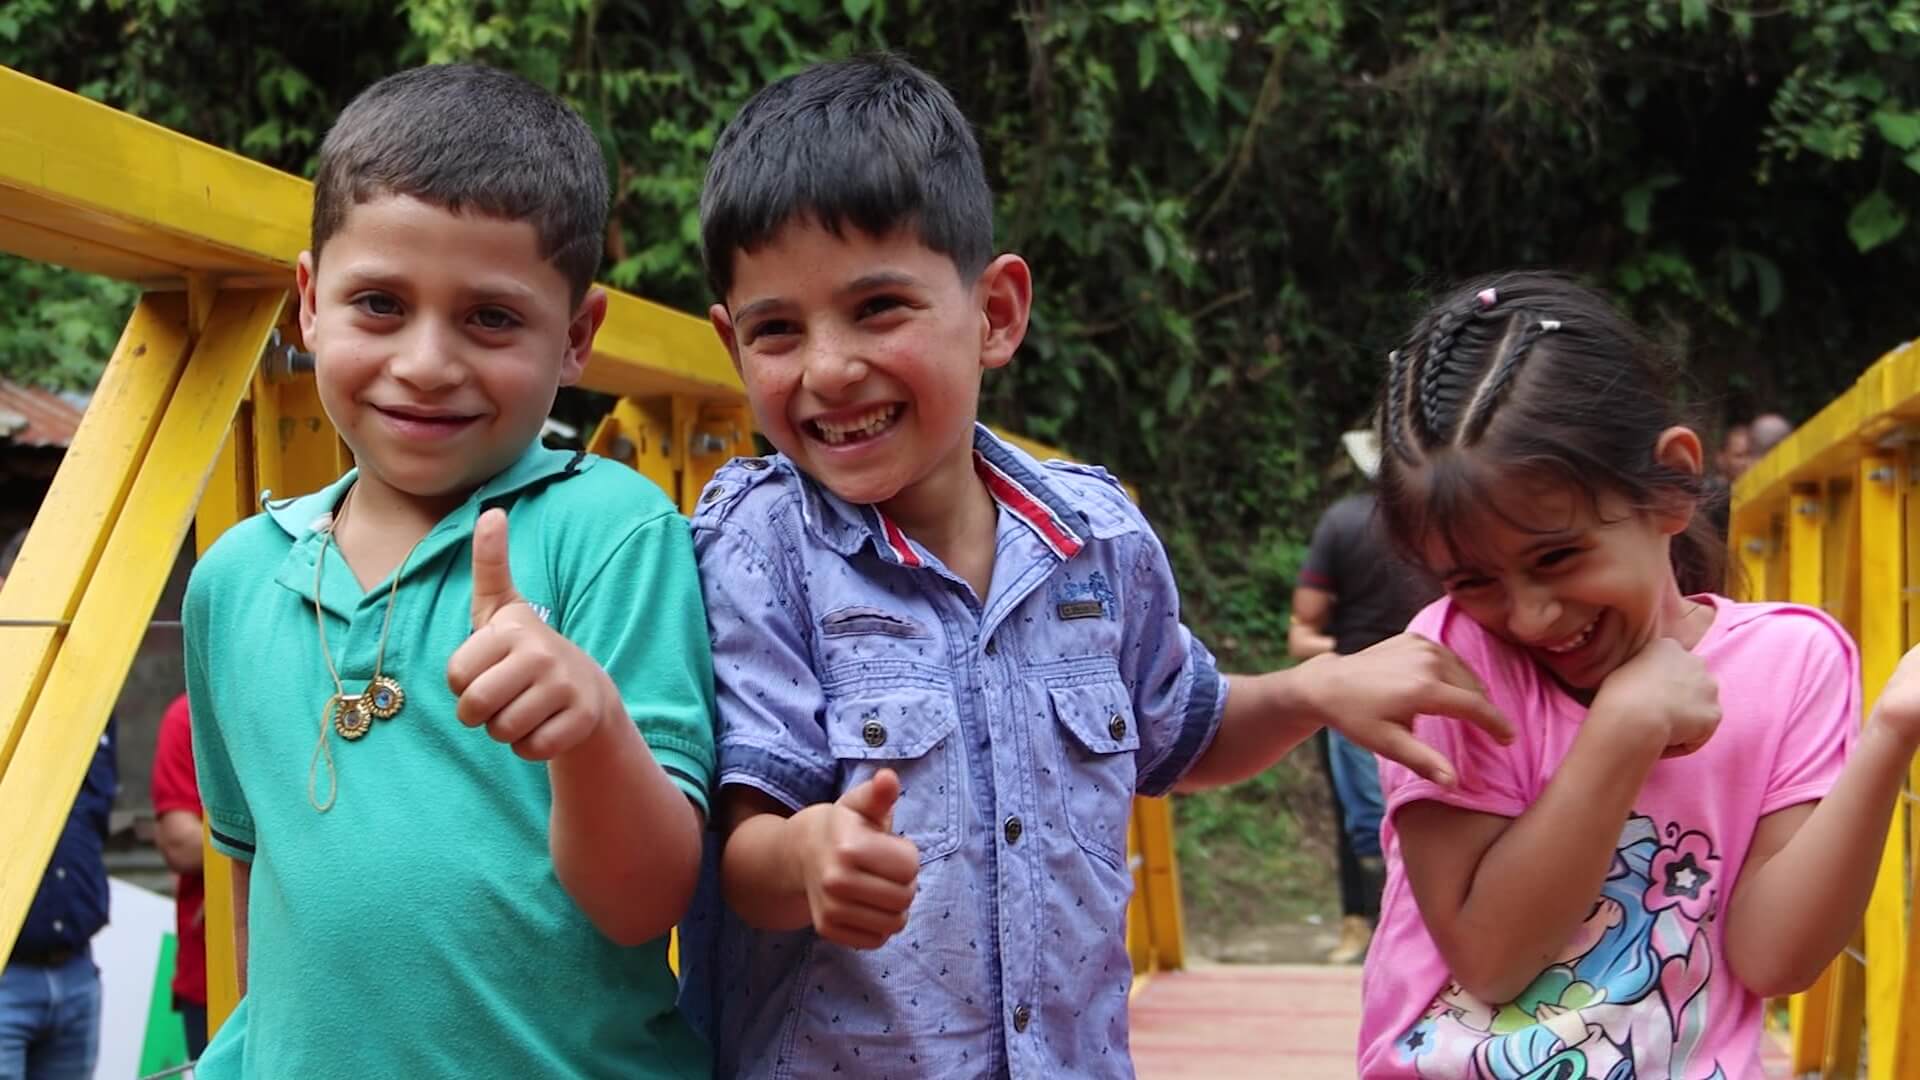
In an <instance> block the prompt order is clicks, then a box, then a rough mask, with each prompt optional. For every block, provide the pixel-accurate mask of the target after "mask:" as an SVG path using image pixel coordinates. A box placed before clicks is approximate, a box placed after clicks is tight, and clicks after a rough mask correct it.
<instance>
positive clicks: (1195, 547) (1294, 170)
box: [0, 0, 1920, 666]
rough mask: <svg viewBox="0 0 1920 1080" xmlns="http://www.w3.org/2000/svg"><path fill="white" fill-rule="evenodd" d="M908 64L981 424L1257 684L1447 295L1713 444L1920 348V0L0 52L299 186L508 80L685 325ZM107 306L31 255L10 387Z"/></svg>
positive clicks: (62, 6)
mask: <svg viewBox="0 0 1920 1080" xmlns="http://www.w3.org/2000/svg"><path fill="white" fill-rule="evenodd" d="M880 47H886V48H893V49H898V50H901V51H903V52H905V53H907V54H908V55H910V56H913V57H915V58H917V59H918V60H920V61H921V62H923V63H925V64H926V65H927V66H928V67H929V68H931V69H932V70H933V71H934V72H935V73H936V74H938V75H939V76H940V77H941V78H942V79H944V80H945V81H946V82H947V83H948V84H949V85H950V86H951V87H952V88H953V90H954V92H955V94H956V96H957V97H958V98H959V100H960V101H961V103H962V105H963V107H965V108H966V110H967V111H968V113H969V115H970V116H971V117H972V118H973V119H974V122H975V124H976V125H977V127H978V130H979V132H980V135H981V139H982V145H983V148H984V150H985V153H986V157H987V163H988V168H989V171H990V173H991V176H992V178H993V180H994V182H995V186H996V190H997V191H998V192H999V203H998V214H999V235H1000V239H1001V243H1002V244H1003V245H1004V246H1006V247H1007V248H1010V249H1012V250H1017V251H1019V252H1021V253H1023V254H1024V255H1026V256H1027V258H1028V259H1029V261H1030V262H1031V263H1032V265H1033V267H1034V271H1035V279H1036V292H1037V299H1036V308H1035V312H1034V319H1033V328H1032V332H1031V334H1030V335H1029V338H1028V343H1027V347H1026V348H1025V349H1024V350H1023V352H1022V356H1021V358H1020V360H1019V362H1018V363H1016V364H1014V365H1013V366H1012V367H1011V368H1009V369H1007V370H1005V371H1002V372H998V373H995V374H994V375H993V377H991V378H990V379H988V381H987V384H986V387H985V390H984V395H983V409H984V411H985V413H986V414H987V415H988V417H989V418H991V419H994V420H996V421H1000V422H1003V423H1006V424H1009V425H1011V426H1013V427H1015V428H1018V429H1020V430H1023V431H1026V432H1028V433H1030V434H1032V435H1034V436H1037V437H1040V438H1043V439H1048V440H1052V441H1056V442H1058V443H1061V444H1063V445H1065V446H1068V447H1071V448H1072V449H1073V450H1074V451H1075V452H1076V453H1078V454H1081V455H1083V456H1087V457H1091V458H1094V459H1097V460H1102V461H1105V462H1108V463H1109V464H1110V465H1111V466H1112V467H1113V468H1114V469H1115V470H1116V471H1118V472H1119V473H1121V474H1122V475H1124V476H1126V477H1127V478H1128V479H1129V480H1131V481H1133V482H1135V484H1136V485H1137V486H1138V488H1139V489H1140V491H1141V492H1142V495H1143V498H1144V501H1145V502H1146V505H1147V508H1148V510H1149V512H1150V513H1151V514H1152V515H1153V517H1154V518H1155V520H1156V522H1157V523H1158V524H1159V525H1160V527H1161V529H1162V531H1163V532H1164V533H1165V535H1166V537H1167V540H1168V546H1169V549H1170V551H1171V552H1172V554H1173V558H1174V561H1175V564H1176V566H1177V568H1178V570H1179V572H1180V574H1181V575H1182V578H1183V582H1184V584H1185V586H1186V589H1185V595H1186V602H1187V608H1186V614H1187V615H1188V617H1189V618H1190V620H1191V621H1193V622H1194V623H1195V625H1196V626H1198V627H1199V628H1200V630H1201V631H1202V632H1203V634H1204V635H1205V636H1206V637H1207V638H1208V639H1209V640H1210V641H1212V642H1213V643H1215V644H1216V645H1217V646H1218V647H1219V651H1220V653H1221V655H1222V657H1223V659H1224V660H1225V661H1226V662H1228V663H1229V664H1231V665H1235V666H1265V665H1269V664H1272V663H1274V662H1277V660H1278V658H1279V653H1280V651H1281V645H1282V639H1283V636H1284V627H1285V621H1286V614H1285V611H1286V606H1287V601H1288V596H1289V593H1290V590H1291V585H1292V576H1293V572H1294V570H1295V567H1296V565H1297V560H1298V557H1299V550H1300V542H1301V540H1302V538H1304V536H1305V535H1306V534H1307V532H1308V530H1309V529H1310V527H1311V524H1312V519H1313V516H1314V514H1315V513H1316V511H1317V510H1318V508H1319V507H1320V506H1321V505H1323V504H1324V503H1325V502H1326V501H1327V499H1328V498H1329V496H1330V495H1331V494H1332V493H1333V492H1332V491H1331V490H1329V489H1330V488H1333V487H1337V486H1340V485H1341V484H1342V483H1343V481H1339V480H1334V479H1330V478H1329V475H1328V467H1329V465H1330V464H1331V463H1332V462H1334V461H1335V460H1336V459H1337V458H1338V456H1339V455H1338V452H1337V450H1336V442H1335V439H1336V436H1337V433H1338V432H1339V431H1340V430H1342V429H1343V428H1345V427H1347V426H1349V425H1352V424H1354V423H1356V422H1359V421H1361V420H1362V419H1363V418H1364V417H1365V415H1366V414H1367V412H1368V411H1369V409H1370V408H1371V405H1372V402H1373V398H1374V395H1375V393H1376V383H1377V379H1378V377H1379V374H1380V369H1381V367H1382V359H1381V358H1382V357H1383V356H1384V355H1385V352H1386V351H1387V349H1388V348H1389V347H1390V346H1391V345H1392V344H1393V343H1394V339H1395V337H1396V336H1397V334H1399V333H1400V332H1401V331H1402V328H1403V327H1404V326H1405V325H1406V324H1407V322H1408V321H1409V319H1410V318H1411V316H1412V315H1413V314H1414V313H1415V310H1416V307H1417V303H1418V297H1419V294H1420V293H1421V292H1423V291H1425V290H1427V289H1430V288H1433V287H1437V286H1439V285H1442V284H1444V283H1445V282H1447V281H1449V280H1451V279H1454V278H1457V277H1460V276H1464V275H1466V274H1470V273H1474V272H1479V271H1484V270H1489V269H1495V268H1499V267H1504V266H1514V265H1549V266H1561V267H1566V268H1570V269H1572V270H1574V271H1576V272H1578V273H1580V274H1582V275H1584V276H1585V277H1587V278H1589V279H1590V280H1593V281H1595V282H1597V283H1599V284H1601V285H1603V286H1605V287H1607V288H1609V289H1610V290H1612V291H1613V292H1614V293H1615V294H1616V295H1618V296H1619V297H1620V298H1621V299H1622V301H1623V303H1625V304H1626V305H1627V306H1629V307H1631V308H1632V309H1633V312H1634V314H1635V315H1637V316H1638V317H1639V318H1641V319H1642V320H1643V321H1644V322H1646V323H1647V324H1648V325H1649V326H1651V327H1653V328H1654V329H1655V330H1656V331H1658V332H1659V333H1661V334H1662V335H1664V336H1666V337H1668V338H1669V339H1671V340H1672V341H1673V343H1674V344H1675V345H1677V346H1680V347H1681V348H1682V350H1683V351H1684V354H1685V356H1686V358H1687V362H1688V366H1689V370H1690V373H1691V375H1692V376H1693V378H1694V380H1695V382H1696V383H1697V384H1698V385H1699V387H1700V389H1701V393H1700V394H1699V395H1698V397H1697V400H1698V401H1700V402H1701V403H1702V404H1703V406H1704V408H1703V412H1704V413H1705V415H1704V416H1703V419H1704V420H1706V421H1707V422H1708V423H1709V424H1710V425H1717V424H1718V423H1719V422H1720V421H1722V420H1725V419H1729V418H1737V417H1740V416H1744V415H1746V414H1750V413H1752V412H1754V411H1758V410H1760V409H1762V408H1780V409H1785V410H1786V411H1788V412H1790V413H1797V414H1801V415H1804V414H1806V413H1807V412H1810V411H1811V410H1812V408H1814V407H1815V406H1817V404H1818V403H1820V402H1821V401H1823V400H1824V399H1826V398H1827V397H1829V396H1831V395H1832V394H1833V393H1834V392H1835V391H1837V390H1838V389H1840V388H1841V387H1843V386H1844V385H1845V384H1846V383H1847V382H1848V381H1849V380H1850V379H1851V378H1852V377H1853V375H1854V373H1855V372H1857V371H1858V370H1859V369H1860V368H1861V367H1862V366H1863V365H1864V364H1866V363H1867V362H1869V361H1871V360H1872V359H1873V358H1874V357H1875V356H1877V355H1878V354H1879V353H1880V352H1882V351H1884V350H1885V349H1886V348H1888V347H1890V346H1891V345H1893V344H1895V343H1897V342H1899V341H1902V340H1904V339H1906V338H1908V337H1910V336H1912V334H1913V333H1914V332H1915V327H1914V324H1913V318H1912V315H1911V311H1912V305H1911V302H1910V298H1909V297H1908V295H1907V292H1908V290H1909V288H1910V285H1909V283H1910V282H1911V281H1912V280H1913V278H1914V275H1915V272H1916V270H1920V265H1917V264H1920V238H1917V237H1916V231H1915V230H1913V229H1910V228H1908V227H1907V226H1908V222H1909V219H1910V218H1911V217H1912V215H1913V213H1914V211H1915V208H1916V207H1917V206H1920V175H1916V174H1920V74H1916V73H1920V0H1877V2H1874V3H1849V2H1841V0H1782V2H1780V3H1774V4H1768V5H1765V6H1764V7H1751V6H1742V5H1735V4H1720V3H1712V2H1710V0H1564V2H1558V3H1553V4H1544V5H1542V4H1532V5H1527V4H1517V3H1511V2H1506V0H1502V2H1501V3H1496V4H1491V5H1489V4H1485V3H1467V2H1465V0H1443V2H1439V3H1420V4H1414V3H1406V2H1396V3H1378V4H1370V5H1361V4H1354V3H1351V2H1347V0H1086V2H1081V3H1073V4H1064V3H1054V2H1051V0H1014V2H1006V0H983V2H981V3H976V4H968V5H958V4H950V3H934V2H931V0H754V2H748V0H678V2H676V3H650V4H642V3H635V2H632V0H485V2H483V0H402V2H401V3H400V4H399V5H398V6H397V7H395V6H394V5H386V4H376V3H374V2H372V0H285V2H280V3H269V2H267V0H220V2H216V0H71V2H69V0H13V2H12V3H10V4H8V5H6V6H4V7H0V63H6V64H8V65H10V66H13V67H16V68H20V69H22V70H25V71H27V72H30V73H32V74H35V75H37V76H39V77H42V78H46V79H49V80H51V81H53V82H55V83H58V84H60V85H62V86H67V87H70V88H74V89H77V90H79V91H80V92H81V93H84V94H87V95H89V96H92V97H96V98H99V99H101V100H103V101H106V102H109V103H111V104H113V105H116V106H118V107H121V108H125V109H129V110H131V111H133V112H135V113H138V114H140V115H143V116H146V117H149V118H151V119H153V120H155V121H157V122H159V123H162V124H165V125H167V126H169V127H173V128H177V129H180V130H183V131H186V132H188V133H190V134H193V135H195V136H198V137H200V138H204V139H208V140H210V141H212V142H215V143H218V144H220V145H222V146H226V147H230V148H233V149H235V150H237V151H239V152H241V153H245V154H247V155H249V156H252V157H256V158H259V159H261V160H264V161H267V162H269V163H271V164H273V165H276V166H279V167H281V168H286V169H290V170H293V171H295V172H307V171H309V170H310V168H311V164H312V158H313V154H314V151H315V149H316V147H317V144H318V140H319V139H320V137H321V135H322V133H323V132H324V131H325V129H326V126H327V124H328V122H329V120H330V119H331V117H332V116H333V115H334V113H335V112H336V111H337V110H338V109H339V108H340V106H341V105H342V104H344V103H345V101H346V100H347V99H348V98H349V97H350V96H351V95H352V94H353V93H354V92H355V91H356V90H358V89H359V88H360V87H362V86H364V85H366V84H367V83H368V82H370V81H371V80H372V79H374V78H376V77H378V76H379V75H381V74H385V73H387V72H389V71H392V70H394V69H396V68H398V67H400V66H404V65H407V64H412V63H419V62H425V61H440V60H454V59H467V58H473V59H480V60H484V61H487V62H490V63H495V64H501V65H506V66H510V67H513V68H515V69H517V70H519V71H521V72H523V73H525V74H527V75H528V76H529V77H531V78H533V79H535V80H536V81H539V82H541V83H543V84H544V85H547V86H550V87H553V88H555V89H556V90H558V91H559V92H561V93H562V94H564V95H565V96H566V97H567V98H568V99H569V100H570V101H572V102H573V103H574V104H575V105H576V106H577V107H578V108H579V109H580V110H581V111H582V113H583V114H584V115H585V116H586V117H587V118H588V120H589V122H590V123H591V124H592V126H593V128H594V130H595V131H596V132H597V133H598V135H599V137H600V139H601V141H602V144H603V146H604V147H605V149H606V152H607V156H608V160H609V163H610V168H611V170H612V174H613V179H614V191H615V206H614V226H613V228H612V229H611V230H610V232H609V237H608V250H607V261H606V264H605V266H606V270H605V277H606V279H607V280H608V281H609V282H611V283H612V284H614V285H617V286H619V287H621V288H625V289H630V290H633V291H636V292H638V293H641V294H643V295H646V296H649V297H651V298H653V299H656V300H660V301H662V302H665V303H668V304H672V305H674V306H677V307H681V308H684V309H689V310H695V311H698V310H701V309H703V308H704V307H705V306H706V304H707V303H708V302H709V298H708V297H707V296H706V295H705V286H704V277H703V275H702V273H701V268H700V265H699V255H698V244H697V239H698V222H697V218H696V200H697V196H698V192H699V187H700V182H701V177H702V174H703V170H704V165H705V160H706V157H707V154H708V153H709V151H710V150H711V148H712V146H713V142H714V139H715V137H716V135H717V133H718V132H719V130H720V128H721V126H722V124H723V123H724V122H725V119H726V117H727V116H729V115H730V114H731V113H732V112H733V110H734V109H736V108H737V107H738V105H739V103H740V102H741V101H743V100H744V99H745V97H746V96H747V95H748V94H749V93H751V92H752V91H753V89H754V88H756V87H758V86H760V85H762V84H764V83H765V82H767V81H768V80H770V79H773V78H775V77H778V76H780V75H782V74H785V73H788V72H791V71H794V70H796V69H798V68H799V67H801V66H803V65H805V64H807V63H809V62H812V61H814V60H816V59H819V58H823V57H833V56H843V55H846V54H848V53H851V52H855V51H859V50H865V49H872V48H880ZM36 275H39V276H36ZM101 288H103V286H100V285H98V284H97V283H83V282H80V281H78V280H77V279H71V278H61V277H57V276H49V275H46V274H45V273H44V272H43V271H38V270H31V271H29V270H23V269H21V268H20V267H19V266H16V265H11V264H0V295H5V296H6V297H7V300H8V302H7V304H6V305H5V307H4V310H0V370H5V371H8V372H12V373H15V374H17V375H19V376H22V377H28V378H34V379H40V380H48V381H52V382H55V383H63V382H64V383H72V382H76V381H82V380H83V378H84V368H85V358H86V357H87V356H89V355H91V356H97V357H104V356H105V354H106V348H105V346H106V345H107V344H109V343H110V342H111V340H112V335H113V332H114V331H113V328H114V327H116V326H117V319H118V318H119V311H120V310H121V307H123V306H124V297H120V298H117V299H113V300H112V302H105V301H107V300H108V299H109V298H108V297H106V296H104V295H102V294H100V293H98V292H97V290H99V289H101ZM23 297H26V298H27V299H26V300H24V301H23V299H22V298H23ZM93 310H97V312H98V320H99V322H98V325H97V326H94V327H92V328H89V327H88V326H86V325H83V324H86V323H87V320H88V315H87V312H89V311H93Z"/></svg>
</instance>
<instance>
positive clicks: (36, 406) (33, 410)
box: [0, 379, 81, 448]
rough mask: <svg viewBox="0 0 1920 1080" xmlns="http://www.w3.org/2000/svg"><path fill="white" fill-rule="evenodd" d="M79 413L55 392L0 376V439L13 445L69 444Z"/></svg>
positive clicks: (61, 445) (64, 445)
mask: <svg viewBox="0 0 1920 1080" xmlns="http://www.w3.org/2000/svg"><path fill="white" fill-rule="evenodd" d="M80 415H81V411H80V410H79V409H77V408H75V407H74V406H73V405H71V404H69V403H68V402H67V401H66V400H65V399H63V398H61V397H60V396H59V395H58V394H54V393H50V392H48V391H46V390H37V389H34V388H33V387H30V386H21V385H20V384H19V383H16V382H13V381H12V380H10V379H0V439H4V440H5V441H7V442H9V443H12V444H13V445H15V446H34V447H42V446H58V447H63V448H64V447H66V446H69V445H71V444H72V443H73V433H74V430H75V429H76V428H78V427H79V426H80Z"/></svg>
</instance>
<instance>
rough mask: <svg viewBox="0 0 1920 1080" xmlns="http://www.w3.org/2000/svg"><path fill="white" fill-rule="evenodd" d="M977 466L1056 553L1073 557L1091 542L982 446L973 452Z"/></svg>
mask: <svg viewBox="0 0 1920 1080" xmlns="http://www.w3.org/2000/svg"><path fill="white" fill-rule="evenodd" d="M973 468H974V471H975V472H977V473H979V474H980V479H982V480H984V481H986V483H987V490H988V491H990V492H992V493H993V497H994V499H995V501H997V502H999V504H1000V505H1001V506H1004V507H1006V508H1007V509H1009V510H1011V511H1013V512H1014V514H1015V516H1017V517H1019V518H1020V520H1022V521H1024V522H1026V523H1027V525H1028V526H1029V527H1030V528H1032V529H1033V531H1034V532H1036V533H1038V534H1039V536H1040V540H1041V542H1042V543H1044V544H1046V545H1047V547H1049V548H1051V549H1053V553H1054V554H1055V555H1058V556H1060V557H1061V558H1063V559H1071V558H1073V557H1074V556H1075V555H1078V554H1079V553H1080V549H1081V548H1083V547H1085V546H1087V545H1086V542H1085V541H1083V540H1081V539H1080V534H1079V533H1076V532H1074V531H1073V530H1072V529H1071V528H1068V527H1067V523H1066V522H1065V521H1062V520H1061V519H1060V515H1058V514H1056V513H1054V512H1053V507H1051V506H1048V505H1047V504H1046V503H1044V502H1042V501H1040V500H1039V499H1037V498H1035V497H1034V495H1033V492H1031V491H1028V490H1027V489H1026V485H1024V484H1022V483H1020V481H1018V480H1015V479H1014V478H1013V477H1011V476H1009V475H1007V474H1006V472H1004V471H1002V470H1001V468H1000V467H999V466H998V465H995V464H994V463H993V462H991V461H988V460H987V457H986V455H985V454H982V453H981V452H980V451H978V450H975V451H974V452H973Z"/></svg>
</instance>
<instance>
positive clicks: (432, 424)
mask: <svg viewBox="0 0 1920 1080" xmlns="http://www.w3.org/2000/svg"><path fill="white" fill-rule="evenodd" d="M374 410H375V411H376V412H378V413H380V415H382V416H385V417H386V418H387V419H389V420H393V421H396V422H398V423H400V424H403V425H406V426H408V427H411V428H416V429H421V430H433V429H436V428H437V429H440V430H445V431H452V430H453V429H455V428H460V427H465V426H466V425H468V424H471V423H473V422H474V421H475V420H478V419H480V417H479V416H477V415H474V414H470V413H425V412H415V411H413V410H411V409H392V408H385V407H382V406H379V405H375V406H374Z"/></svg>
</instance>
